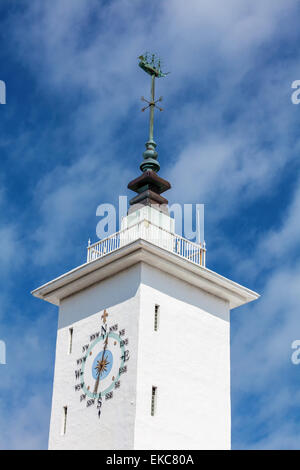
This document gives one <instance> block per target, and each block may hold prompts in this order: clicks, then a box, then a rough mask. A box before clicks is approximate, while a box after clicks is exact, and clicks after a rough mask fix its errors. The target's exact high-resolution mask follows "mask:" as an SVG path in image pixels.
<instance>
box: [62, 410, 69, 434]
mask: <svg viewBox="0 0 300 470" xmlns="http://www.w3.org/2000/svg"><path fill="white" fill-rule="evenodd" d="M67 417H68V407H67V406H64V407H63V422H62V428H61V434H62V435H63V436H64V435H65V434H66V432H67Z"/></svg>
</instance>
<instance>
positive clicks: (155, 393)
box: [151, 387, 157, 416]
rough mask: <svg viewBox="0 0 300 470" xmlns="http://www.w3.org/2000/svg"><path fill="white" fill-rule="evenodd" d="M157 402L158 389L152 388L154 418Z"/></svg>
mask: <svg viewBox="0 0 300 470" xmlns="http://www.w3.org/2000/svg"><path fill="white" fill-rule="evenodd" d="M156 400H157V387H152V396H151V416H154V415H155V412H156Z"/></svg>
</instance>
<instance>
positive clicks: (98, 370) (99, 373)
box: [94, 335, 108, 395]
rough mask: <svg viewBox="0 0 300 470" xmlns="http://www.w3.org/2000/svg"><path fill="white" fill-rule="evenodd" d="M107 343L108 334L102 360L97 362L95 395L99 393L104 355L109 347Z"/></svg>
mask: <svg viewBox="0 0 300 470" xmlns="http://www.w3.org/2000/svg"><path fill="white" fill-rule="evenodd" d="M107 344H108V335H107V336H106V339H105V342H104V349H103V353H102V358H101V361H98V364H97V367H96V369H97V380H96V383H95V387H94V394H95V395H96V394H97V393H98V387H99V382H100V375H101V372H102V370H103V369H104V355H105V351H106V348H107Z"/></svg>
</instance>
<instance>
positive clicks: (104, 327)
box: [101, 325, 107, 338]
mask: <svg viewBox="0 0 300 470" xmlns="http://www.w3.org/2000/svg"><path fill="white" fill-rule="evenodd" d="M106 332H107V326H106V325H105V326H104V325H103V326H101V336H103V338H104V336H106Z"/></svg>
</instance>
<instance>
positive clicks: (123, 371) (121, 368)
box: [119, 366, 127, 375]
mask: <svg viewBox="0 0 300 470" xmlns="http://www.w3.org/2000/svg"><path fill="white" fill-rule="evenodd" d="M125 372H127V366H123V367H120V369H119V374H120V375H122V374H125Z"/></svg>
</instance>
